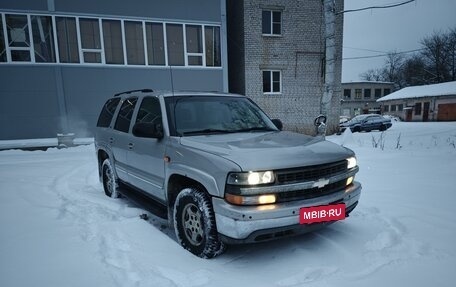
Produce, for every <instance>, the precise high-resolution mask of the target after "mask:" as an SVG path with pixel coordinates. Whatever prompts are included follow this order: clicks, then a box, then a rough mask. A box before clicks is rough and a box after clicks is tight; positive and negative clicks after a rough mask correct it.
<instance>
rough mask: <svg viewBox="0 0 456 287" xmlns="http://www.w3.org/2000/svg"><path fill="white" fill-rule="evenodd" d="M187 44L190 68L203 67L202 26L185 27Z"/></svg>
mask: <svg viewBox="0 0 456 287" xmlns="http://www.w3.org/2000/svg"><path fill="white" fill-rule="evenodd" d="M185 36H186V37H185V38H186V42H187V64H188V65H189V66H202V65H203V36H202V31H201V26H199V25H198V26H197V25H185Z"/></svg>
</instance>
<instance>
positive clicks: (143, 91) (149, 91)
mask: <svg viewBox="0 0 456 287" xmlns="http://www.w3.org/2000/svg"><path fill="white" fill-rule="evenodd" d="M135 92H141V93H152V92H153V90H152V89H139V90H131V91H126V92H122V93H118V94H115V95H114V97H118V96H120V95H123V94H131V93H135Z"/></svg>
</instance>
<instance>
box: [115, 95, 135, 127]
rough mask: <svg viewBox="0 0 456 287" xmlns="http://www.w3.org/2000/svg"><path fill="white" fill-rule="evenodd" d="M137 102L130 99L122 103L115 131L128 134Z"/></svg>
mask: <svg viewBox="0 0 456 287" xmlns="http://www.w3.org/2000/svg"><path fill="white" fill-rule="evenodd" d="M137 101H138V99H137V98H129V99H126V100H125V101H124V102H123V103H122V106H121V107H120V111H119V114H118V115H117V119H116V125H115V126H114V129H116V130H118V131H121V132H124V133H128V130H129V129H130V122H131V117H132V116H133V111H134V110H135V105H136V102H137Z"/></svg>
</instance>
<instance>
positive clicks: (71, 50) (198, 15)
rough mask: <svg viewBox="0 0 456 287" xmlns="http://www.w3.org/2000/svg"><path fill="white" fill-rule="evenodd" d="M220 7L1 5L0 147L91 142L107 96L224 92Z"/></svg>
mask: <svg viewBox="0 0 456 287" xmlns="http://www.w3.org/2000/svg"><path fill="white" fill-rule="evenodd" d="M225 11H226V4H225V0H192V1H181V0H167V1H152V0H132V1H122V0H97V1H90V0H78V1H74V0H14V1H6V0H0V140H7V139H8V140H10V139H26V138H46V137H55V136H56V134H57V133H75V135H76V137H86V136H91V135H92V130H93V128H94V126H95V123H96V119H97V117H98V113H99V111H100V108H101V106H102V105H103V103H104V102H105V100H106V99H107V98H109V97H111V96H112V95H113V94H114V93H117V92H122V91H125V90H131V89H142V88H151V89H154V90H171V89H172V88H174V90H195V91H228V64H227V42H226V12H225Z"/></svg>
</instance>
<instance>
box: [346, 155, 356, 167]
mask: <svg viewBox="0 0 456 287" xmlns="http://www.w3.org/2000/svg"><path fill="white" fill-rule="evenodd" d="M357 164H358V163H357V162H356V157H354V156H353V157H349V158H347V168H348V169H351V168H354V167H355V166H356V165H357Z"/></svg>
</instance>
